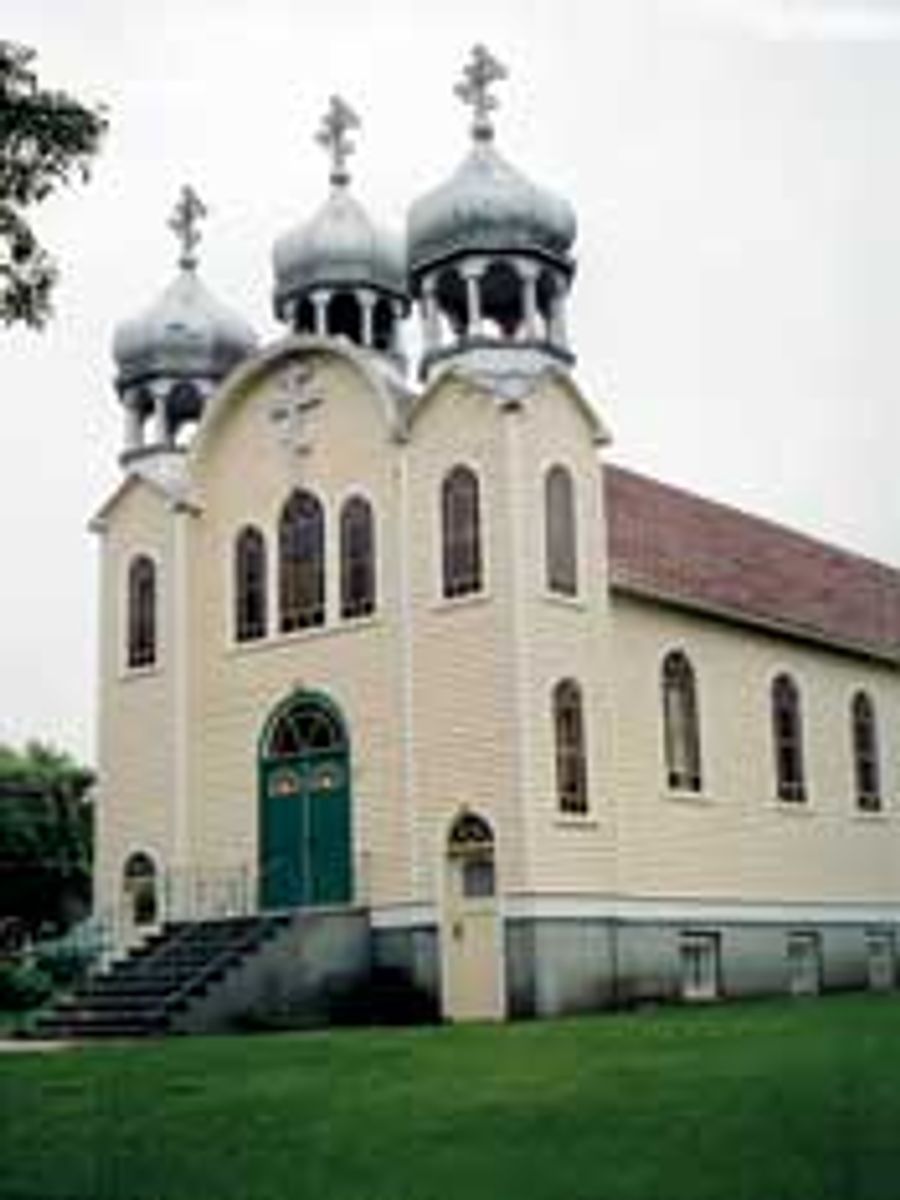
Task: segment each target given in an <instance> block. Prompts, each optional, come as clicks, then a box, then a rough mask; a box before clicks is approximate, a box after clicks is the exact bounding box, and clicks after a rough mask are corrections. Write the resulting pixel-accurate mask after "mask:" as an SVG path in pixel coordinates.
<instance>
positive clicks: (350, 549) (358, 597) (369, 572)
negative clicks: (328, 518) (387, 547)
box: [341, 496, 375, 617]
mask: <svg viewBox="0 0 900 1200" xmlns="http://www.w3.org/2000/svg"><path fill="white" fill-rule="evenodd" d="M374 611H375V521H374V518H373V516H372V506H371V504H370V503H369V502H368V500H365V499H364V498H363V497H362V496H351V497H350V499H349V500H347V501H346V503H345V504H344V507H343V508H342V509H341V616H342V617H367V616H369V614H370V613H373V612H374Z"/></svg>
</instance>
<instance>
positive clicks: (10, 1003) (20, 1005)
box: [0, 962, 53, 1012]
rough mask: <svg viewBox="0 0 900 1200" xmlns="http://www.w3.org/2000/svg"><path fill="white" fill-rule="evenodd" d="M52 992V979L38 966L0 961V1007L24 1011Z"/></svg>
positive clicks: (45, 998) (36, 1004) (40, 1001)
mask: <svg viewBox="0 0 900 1200" xmlns="http://www.w3.org/2000/svg"><path fill="white" fill-rule="evenodd" d="M52 992H53V980H52V979H51V978H50V976H49V975H48V974H47V973H46V972H45V971H41V970H40V969H39V968H38V967H26V966H24V965H22V964H20V963H14V962H2V963H0V1009H6V1011H7V1012H25V1011H26V1009H29V1008H37V1007H38V1005H39V1004H43V1003H44V1001H45V1000H47V999H49V997H50V995H51V994H52Z"/></svg>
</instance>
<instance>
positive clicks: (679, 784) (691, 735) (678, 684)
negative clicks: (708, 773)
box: [662, 650, 702, 792]
mask: <svg viewBox="0 0 900 1200" xmlns="http://www.w3.org/2000/svg"><path fill="white" fill-rule="evenodd" d="M662 702H663V726H664V732H665V746H666V774H667V778H668V783H669V787H670V788H677V789H679V790H682V791H688V792H699V791H700V789H701V786H702V777H701V776H702V772H701V765H700V717H699V713H698V706H697V682H696V679H695V676H694V668H693V667H692V666H691V661H690V659H689V658H688V657H687V655H686V654H683V653H682V652H681V651H680V650H673V651H672V652H671V653H670V654H667V655H666V657H665V660H664V661H663V669H662Z"/></svg>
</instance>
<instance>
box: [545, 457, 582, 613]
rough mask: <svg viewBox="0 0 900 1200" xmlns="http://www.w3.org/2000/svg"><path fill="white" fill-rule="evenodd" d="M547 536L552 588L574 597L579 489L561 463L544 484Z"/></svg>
mask: <svg viewBox="0 0 900 1200" xmlns="http://www.w3.org/2000/svg"><path fill="white" fill-rule="evenodd" d="M544 537H545V547H544V554H545V562H546V569H547V587H548V589H549V590H550V591H551V592H559V593H561V594H562V595H564V596H574V595H575V594H576V593H577V591H578V547H577V540H578V539H577V535H576V526H575V487H574V484H573V483H572V476H571V473H570V472H569V471H568V470H567V468H566V467H563V466H560V465H558V464H557V466H555V467H551V468H550V470H549V471H548V472H547V476H546V479H545V481H544Z"/></svg>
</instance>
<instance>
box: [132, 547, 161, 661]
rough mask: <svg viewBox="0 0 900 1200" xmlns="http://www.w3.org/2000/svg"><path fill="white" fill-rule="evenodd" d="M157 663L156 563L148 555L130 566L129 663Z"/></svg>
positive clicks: (140, 555)
mask: <svg viewBox="0 0 900 1200" xmlns="http://www.w3.org/2000/svg"><path fill="white" fill-rule="evenodd" d="M155 662H156V566H155V565H154V562H153V560H152V559H151V558H148V557H147V555H146V554H139V555H137V557H135V558H133V559H132V560H131V562H130V563H129V565H128V665H129V667H149V666H152V665H153V663H155Z"/></svg>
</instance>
